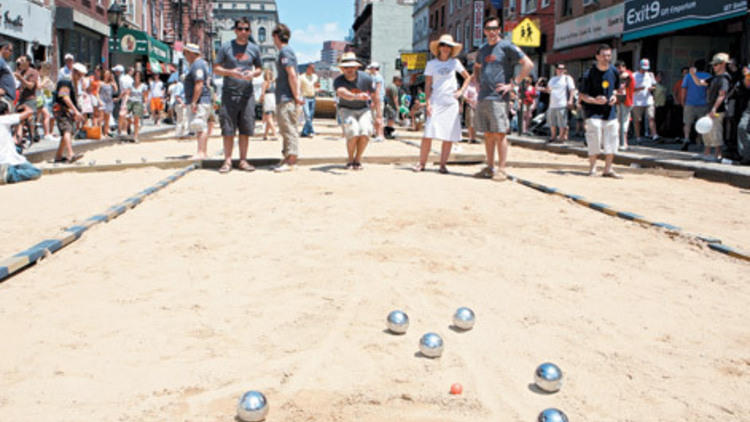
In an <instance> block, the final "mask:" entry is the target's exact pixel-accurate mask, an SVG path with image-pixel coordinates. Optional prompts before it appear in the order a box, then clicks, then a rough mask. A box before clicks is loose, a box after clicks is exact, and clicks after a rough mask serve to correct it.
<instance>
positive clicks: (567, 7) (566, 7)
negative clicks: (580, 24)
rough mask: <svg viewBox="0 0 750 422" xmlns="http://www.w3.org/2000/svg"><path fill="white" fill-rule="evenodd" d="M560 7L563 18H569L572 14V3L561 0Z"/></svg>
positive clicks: (569, 0) (567, 0)
mask: <svg viewBox="0 0 750 422" xmlns="http://www.w3.org/2000/svg"><path fill="white" fill-rule="evenodd" d="M560 6H561V12H562V15H563V16H570V15H572V14H573V1H572V0H562V4H561V5H560Z"/></svg>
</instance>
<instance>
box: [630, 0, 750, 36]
mask: <svg viewBox="0 0 750 422" xmlns="http://www.w3.org/2000/svg"><path fill="white" fill-rule="evenodd" d="M745 13H747V1H744V0H743V1H738V0H705V1H704V0H629V1H627V2H625V36H624V37H623V39H624V40H625V41H628V40H633V39H637V38H643V37H648V36H651V35H656V34H661V33H664V32H671V31H676V30H678V29H683V28H689V27H691V26H697V25H703V24H706V23H710V22H715V21H719V20H723V19H729V18H732V17H735V16H739V15H742V14H745Z"/></svg>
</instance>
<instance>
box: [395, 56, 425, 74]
mask: <svg viewBox="0 0 750 422" xmlns="http://www.w3.org/2000/svg"><path fill="white" fill-rule="evenodd" d="M401 63H402V64H404V65H405V66H406V69H407V70H424V68H425V66H427V53H401Z"/></svg>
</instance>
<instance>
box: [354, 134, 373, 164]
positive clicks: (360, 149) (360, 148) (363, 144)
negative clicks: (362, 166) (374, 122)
mask: <svg viewBox="0 0 750 422" xmlns="http://www.w3.org/2000/svg"><path fill="white" fill-rule="evenodd" d="M369 141H370V137H369V136H359V137H357V156H356V157H355V160H354V161H355V162H357V163H361V162H362V154H364V153H365V148H367V143H368V142H369Z"/></svg>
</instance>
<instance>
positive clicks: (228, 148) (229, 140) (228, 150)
mask: <svg viewBox="0 0 750 422" xmlns="http://www.w3.org/2000/svg"><path fill="white" fill-rule="evenodd" d="M222 142H223V143H224V164H229V166H230V167H231V166H232V150H233V149H234V136H223V137H222Z"/></svg>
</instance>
